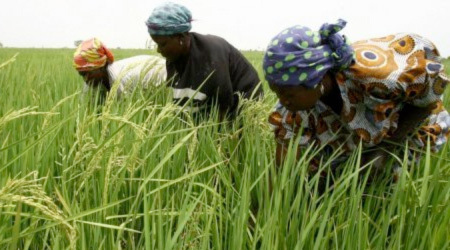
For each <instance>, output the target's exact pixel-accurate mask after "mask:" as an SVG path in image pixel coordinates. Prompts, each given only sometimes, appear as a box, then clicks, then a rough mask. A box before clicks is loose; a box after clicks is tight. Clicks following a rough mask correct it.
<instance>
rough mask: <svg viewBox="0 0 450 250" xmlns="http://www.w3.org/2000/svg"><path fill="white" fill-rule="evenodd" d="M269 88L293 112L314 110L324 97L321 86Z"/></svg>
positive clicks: (271, 85) (273, 85) (274, 86)
mask: <svg viewBox="0 0 450 250" xmlns="http://www.w3.org/2000/svg"><path fill="white" fill-rule="evenodd" d="M269 86H270V89H271V90H272V91H273V92H275V94H276V95H277V96H278V99H280V103H281V104H282V105H283V106H284V107H285V108H287V109H288V110H290V111H293V112H295V111H299V110H308V109H311V108H313V107H314V106H315V105H316V103H317V101H318V100H319V99H320V97H321V96H322V93H321V91H320V86H319V84H318V85H317V86H316V88H306V87H304V86H301V85H299V86H277V85H275V84H269Z"/></svg>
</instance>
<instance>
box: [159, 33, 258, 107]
mask: <svg viewBox="0 0 450 250" xmlns="http://www.w3.org/2000/svg"><path fill="white" fill-rule="evenodd" d="M189 35H190V38H191V46H190V51H189V55H188V56H187V57H183V58H180V59H178V60H177V61H175V62H167V63H166V67H167V78H168V79H172V80H171V81H169V84H170V86H171V87H173V89H174V101H179V102H180V104H184V103H185V102H186V101H187V100H189V98H193V100H192V103H193V106H194V109H196V110H199V109H202V108H204V107H207V106H210V105H212V104H215V103H217V105H218V107H219V109H220V110H221V111H228V112H234V111H235V109H236V107H237V105H238V101H239V98H238V95H239V94H240V95H242V96H243V97H244V98H250V97H251V96H252V94H253V92H255V93H254V95H253V96H254V97H259V96H261V95H262V94H263V91H262V86H261V85H259V83H260V80H259V77H258V74H257V72H256V70H255V68H253V66H252V65H251V64H250V62H249V61H248V60H247V59H246V58H245V57H244V56H243V55H242V54H241V52H239V51H238V50H237V49H236V48H235V47H233V46H232V45H231V44H229V43H228V42H227V41H226V40H224V39H223V38H220V37H217V36H213V35H201V34H197V33H193V32H191V33H189ZM205 81H206V82H205ZM202 84H203V85H202ZM200 86H202V87H201V88H200V89H199V91H198V92H197V93H196V90H197V89H198V88H199V87H200Z"/></svg>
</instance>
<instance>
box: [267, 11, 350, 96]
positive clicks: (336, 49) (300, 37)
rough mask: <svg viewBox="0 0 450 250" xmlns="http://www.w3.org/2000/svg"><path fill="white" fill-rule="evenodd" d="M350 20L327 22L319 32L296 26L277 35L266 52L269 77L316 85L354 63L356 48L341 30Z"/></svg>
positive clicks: (277, 81) (280, 81)
mask: <svg viewBox="0 0 450 250" xmlns="http://www.w3.org/2000/svg"><path fill="white" fill-rule="evenodd" d="M345 24H346V22H345V21H344V20H342V19H339V20H338V22H337V23H335V24H328V23H325V24H323V25H322V27H321V28H320V30H319V32H317V31H316V32H314V31H312V30H311V29H310V28H307V27H302V26H294V27H291V28H288V29H286V30H284V31H282V32H281V33H279V34H278V35H277V36H275V37H274V38H273V39H272V41H271V43H270V44H269V47H268V48H267V51H266V54H265V55H264V62H263V68H264V73H265V76H266V79H267V81H269V82H270V83H272V84H276V85H280V86H287V85H289V86H296V85H303V86H306V87H308V88H313V87H315V86H316V85H317V84H318V83H319V82H321V81H322V78H323V77H324V75H325V73H326V72H327V71H329V70H335V71H339V70H342V69H345V68H347V67H349V66H350V64H351V63H352V60H353V49H352V47H351V46H350V45H348V44H347V41H346V40H347V39H346V37H345V36H342V35H340V34H337V32H339V31H340V30H342V29H343V28H344V27H345Z"/></svg>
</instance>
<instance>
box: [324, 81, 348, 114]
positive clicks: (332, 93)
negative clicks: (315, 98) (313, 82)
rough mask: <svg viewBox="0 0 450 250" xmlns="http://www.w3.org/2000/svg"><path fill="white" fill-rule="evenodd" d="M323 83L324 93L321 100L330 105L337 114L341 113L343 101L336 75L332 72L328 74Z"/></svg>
mask: <svg viewBox="0 0 450 250" xmlns="http://www.w3.org/2000/svg"><path fill="white" fill-rule="evenodd" d="M321 84H322V85H323V86H324V93H323V95H322V97H321V98H320V100H321V101H322V102H323V103H325V104H326V105H327V106H329V107H330V108H331V109H332V110H333V111H334V112H335V113H336V114H340V113H341V110H342V105H343V102H342V96H341V91H340V90H339V86H338V84H337V82H336V77H335V75H334V74H332V73H328V74H326V75H325V76H324V78H323V80H322V82H321Z"/></svg>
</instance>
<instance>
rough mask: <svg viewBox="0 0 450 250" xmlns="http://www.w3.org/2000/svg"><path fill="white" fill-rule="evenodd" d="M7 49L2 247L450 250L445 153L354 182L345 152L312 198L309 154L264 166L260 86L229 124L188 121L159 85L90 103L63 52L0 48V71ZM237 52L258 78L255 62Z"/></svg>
mask: <svg viewBox="0 0 450 250" xmlns="http://www.w3.org/2000/svg"><path fill="white" fill-rule="evenodd" d="M113 52H114V53H115V55H116V58H117V59H121V58H124V57H128V56H132V55H136V54H144V53H148V51H145V50H115V51H113ZM16 53H19V54H18V55H17V56H16V60H15V61H14V62H10V63H9V64H7V65H3V66H0V97H1V102H0V176H1V177H0V249H67V248H75V249H119V248H122V249H143V248H145V249H186V248H188V249H199V248H202V249H209V248H214V249H245V248H250V249H383V248H389V249H391V248H395V249H399V248H404V249H448V248H449V247H450V240H449V235H450V227H449V225H450V203H449V197H450V183H449V180H450V149H449V144H447V145H446V147H445V148H444V149H443V150H442V151H441V152H439V153H438V154H433V153H430V152H425V156H424V157H422V160H421V162H420V164H419V165H414V166H410V167H408V166H406V164H404V163H403V162H405V161H404V156H403V155H399V156H398V157H397V158H393V161H399V162H400V163H401V164H402V165H403V172H402V175H401V178H400V180H399V181H398V182H397V183H392V182H391V178H390V177H389V176H390V175H389V174H387V177H386V178H382V179H380V180H377V181H375V182H374V183H372V184H371V185H366V180H367V176H366V175H364V174H360V173H359V172H360V168H359V165H360V164H359V159H360V152H355V153H354V155H353V156H352V157H351V158H350V159H349V160H348V161H347V162H346V163H345V164H343V166H341V170H340V174H339V175H337V176H335V179H334V183H335V184H334V186H333V187H332V188H330V189H328V190H326V191H325V192H324V193H323V194H321V193H319V192H317V189H318V182H317V180H318V176H308V175H307V173H306V169H307V167H306V166H307V162H308V159H309V158H310V157H312V156H313V155H314V153H315V152H314V150H309V151H307V152H305V153H304V154H303V155H302V158H301V159H300V160H299V161H297V162H295V161H294V157H293V154H292V152H290V154H289V155H288V157H287V160H286V162H285V164H284V166H283V167H281V168H280V169H278V170H277V169H276V167H275V164H274V152H275V143H274V140H273V135H272V133H271V131H270V128H269V126H268V124H267V122H266V120H267V117H268V115H269V114H270V111H271V108H272V107H273V105H274V104H275V102H276V98H275V95H274V94H273V93H271V92H270V91H269V89H268V87H267V84H266V83H265V82H264V83H263V84H264V88H265V90H266V96H265V98H264V99H263V100H261V101H259V102H254V103H244V107H243V111H242V113H241V114H240V116H239V117H238V118H237V120H236V121H235V122H233V123H226V122H224V123H220V122H218V119H217V115H216V114H214V113H213V114H212V115H210V116H208V117H206V118H205V119H203V120H201V121H199V122H196V121H195V120H193V119H192V117H191V115H190V114H189V113H187V112H186V111H184V110H183V108H180V107H178V106H176V105H174V104H172V102H171V99H170V96H171V92H170V89H167V88H165V87H163V86H160V87H154V86H153V87H150V89H148V90H146V91H142V90H140V89H138V90H137V91H135V92H134V94H133V95H132V96H130V97H128V98H125V99H121V100H119V101H115V100H114V99H112V98H110V99H108V100H107V101H106V104H105V106H104V107H101V108H97V109H95V108H93V107H89V106H88V105H87V103H86V102H84V101H83V98H81V89H82V84H81V83H82V79H81V77H80V76H79V75H78V74H77V73H76V71H75V70H74V69H73V68H72V65H71V59H72V53H73V50H68V49H59V50H56V49H55V50H54V49H52V50H50V49H0V65H2V63H3V62H6V61H8V60H9V59H10V58H12V57H13V56H14V55H15V54H16ZM245 55H246V56H247V58H249V60H250V61H251V62H252V63H253V64H254V65H255V67H256V68H257V69H258V71H259V73H260V75H261V77H262V72H261V59H262V53H261V52H248V53H245ZM446 65H447V70H448V72H449V73H450V63H449V62H448V61H447V63H446ZM446 95H447V97H449V95H450V94H449V90H448V89H447V92H446ZM449 104H450V98H447V99H446V106H447V108H449V107H450V105H449ZM99 111H101V112H99ZM322 166H323V167H324V168H327V167H329V162H328V161H327V162H323V165H322ZM369 167H370V165H369V166H363V168H365V169H366V168H369ZM386 167H387V168H389V167H390V166H386Z"/></svg>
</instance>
